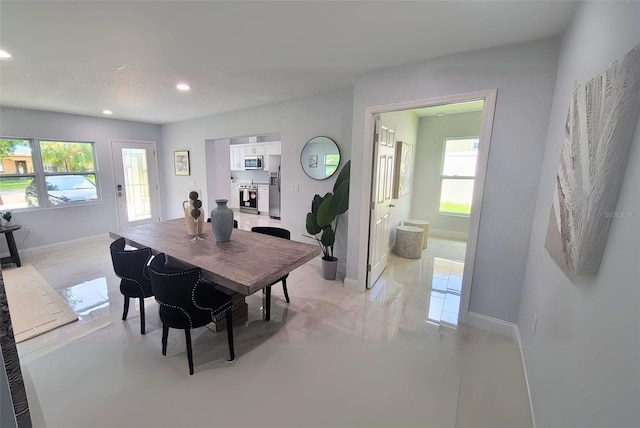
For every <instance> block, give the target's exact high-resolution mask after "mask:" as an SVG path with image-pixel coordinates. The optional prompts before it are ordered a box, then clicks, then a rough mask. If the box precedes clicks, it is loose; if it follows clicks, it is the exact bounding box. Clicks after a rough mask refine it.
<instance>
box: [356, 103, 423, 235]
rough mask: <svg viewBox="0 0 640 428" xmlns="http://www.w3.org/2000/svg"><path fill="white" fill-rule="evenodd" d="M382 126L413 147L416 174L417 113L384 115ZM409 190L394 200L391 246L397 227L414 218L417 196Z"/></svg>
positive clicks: (401, 112) (391, 219)
mask: <svg viewBox="0 0 640 428" xmlns="http://www.w3.org/2000/svg"><path fill="white" fill-rule="evenodd" d="M380 124H381V125H384V126H387V127H388V128H390V129H394V130H395V133H394V139H395V141H402V142H403V143H407V144H411V145H413V150H414V156H413V165H412V171H414V172H415V170H416V162H415V149H416V145H417V136H418V116H416V114H415V113H413V112H411V111H409V110H405V111H396V112H390V113H384V114H381V115H380ZM352 176H353V175H352ZM411 180H412V183H413V182H414V180H413V175H412V177H411ZM409 189H410V191H409V193H408V194H406V195H404V196H402V197H400V198H398V199H394V200H393V205H395V207H394V208H393V209H392V210H391V212H390V213H391V214H390V220H389V224H390V230H391V233H390V236H389V240H390V244H392V243H394V242H395V241H396V227H397V226H402V224H403V222H404V221H405V220H408V219H410V218H412V217H411V206H412V203H413V199H414V198H413V195H414V194H415V192H414V191H413V186H412V185H411V184H410V185H409Z"/></svg>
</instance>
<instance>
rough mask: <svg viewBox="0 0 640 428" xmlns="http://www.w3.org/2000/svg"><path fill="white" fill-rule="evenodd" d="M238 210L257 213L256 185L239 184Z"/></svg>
mask: <svg viewBox="0 0 640 428" xmlns="http://www.w3.org/2000/svg"><path fill="white" fill-rule="evenodd" d="M238 197H239V198H240V212H242V213H249V214H258V186H256V185H255V184H241V185H240V194H239V196H238Z"/></svg>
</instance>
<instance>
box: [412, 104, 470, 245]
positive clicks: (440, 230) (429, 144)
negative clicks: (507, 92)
mask: <svg viewBox="0 0 640 428" xmlns="http://www.w3.org/2000/svg"><path fill="white" fill-rule="evenodd" d="M481 122H482V112H473V113H460V114H451V115H446V116H442V117H437V116H428V117H421V118H420V127H419V131H418V146H417V150H416V163H417V165H418V167H417V168H416V174H415V177H416V178H415V183H416V185H417V186H420V187H419V188H420V192H416V193H415V194H414V201H413V207H412V209H411V212H412V215H413V217H414V218H419V219H422V220H427V221H428V222H429V233H431V234H442V235H444V236H451V237H460V236H465V239H466V235H467V234H468V233H469V217H462V216H452V215H445V214H439V213H438V205H439V197H440V168H441V164H442V151H443V149H444V139H445V138H462V137H473V136H479V135H480V124H481ZM451 232H453V233H451Z"/></svg>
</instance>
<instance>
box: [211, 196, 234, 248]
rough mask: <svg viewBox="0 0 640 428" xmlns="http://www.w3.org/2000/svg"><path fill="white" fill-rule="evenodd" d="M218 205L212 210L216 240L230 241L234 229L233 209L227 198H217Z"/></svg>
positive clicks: (212, 224) (212, 223) (212, 222)
mask: <svg viewBox="0 0 640 428" xmlns="http://www.w3.org/2000/svg"><path fill="white" fill-rule="evenodd" d="M216 204H218V206H217V207H215V208H214V209H213V210H212V211H211V227H212V228H213V234H214V235H215V237H216V242H229V241H230V240H231V232H232V231H233V210H232V209H231V208H229V207H228V206H227V199H216Z"/></svg>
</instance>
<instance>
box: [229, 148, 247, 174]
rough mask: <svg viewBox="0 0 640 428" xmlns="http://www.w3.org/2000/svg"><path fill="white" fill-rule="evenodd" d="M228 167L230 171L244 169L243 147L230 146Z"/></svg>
mask: <svg viewBox="0 0 640 428" xmlns="http://www.w3.org/2000/svg"><path fill="white" fill-rule="evenodd" d="M230 153H231V154H230V167H231V171H244V148H243V147H233V146H232V147H231V148H230Z"/></svg>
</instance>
